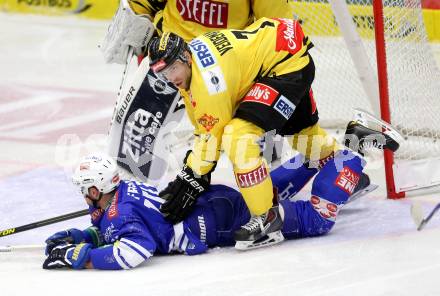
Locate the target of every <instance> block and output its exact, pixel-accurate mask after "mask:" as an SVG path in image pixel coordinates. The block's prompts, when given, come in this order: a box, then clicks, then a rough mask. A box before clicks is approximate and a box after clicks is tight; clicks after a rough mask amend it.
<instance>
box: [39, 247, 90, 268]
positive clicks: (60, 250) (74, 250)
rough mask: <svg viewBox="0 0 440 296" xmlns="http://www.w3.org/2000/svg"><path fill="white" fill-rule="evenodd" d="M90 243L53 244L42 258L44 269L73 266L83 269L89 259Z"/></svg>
mask: <svg viewBox="0 0 440 296" xmlns="http://www.w3.org/2000/svg"><path fill="white" fill-rule="evenodd" d="M91 249H92V245H91V244H79V245H59V246H55V247H54V248H53V249H52V250H51V251H50V254H49V256H48V257H47V258H46V260H44V263H43V268H44V269H56V268H63V267H67V268H73V269H83V268H84V266H85V265H86V263H87V261H89V260H90V250H91Z"/></svg>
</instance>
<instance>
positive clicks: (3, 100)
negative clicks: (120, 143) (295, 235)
mask: <svg viewBox="0 0 440 296" xmlns="http://www.w3.org/2000/svg"><path fill="white" fill-rule="evenodd" d="M105 29H106V23H105V22H91V21H85V20H78V19H75V18H67V19H66V18H48V17H37V16H14V15H12V16H11V15H5V14H0V36H2V40H1V42H0V196H1V197H0V199H1V202H0V230H2V229H6V228H10V227H13V226H19V225H23V224H27V223H30V222H34V221H38V220H41V219H46V218H50V217H53V216H56V215H61V214H65V213H68V212H73V211H77V210H80V209H83V208H84V207H85V205H84V204H83V201H82V199H81V197H79V196H78V195H77V194H76V193H75V191H74V188H73V187H72V186H71V185H70V183H69V174H70V169H71V165H72V160H73V159H75V158H76V157H77V156H78V155H79V154H84V153H85V152H87V151H89V150H93V149H96V148H97V147H98V148H99V147H102V146H103V144H104V140H103V139H104V135H105V133H106V130H107V128H108V121H109V118H110V116H111V108H112V106H113V103H114V98H115V93H116V90H117V87H118V84H119V79H120V73H121V71H122V67H120V66H114V65H113V66H108V65H105V64H104V63H103V59H102V57H101V55H100V53H99V51H98V48H97V44H98V43H99V42H100V40H101V38H102V36H103V33H104V31H105ZM318 71H319V69H318ZM107 114H108V117H107ZM86 119H87V120H88V121H85V120H86ZM81 120H83V121H81ZM66 134H75V135H77V136H78V137H77V138H75V139H77V142H75V143H74V144H75V145H68V144H69V143H70V144H71V142H63V140H62V139H65V138H63V136H65V135H66ZM96 134H97V135H96ZM60 139H61V140H60ZM69 139H73V138H72V137H70V138H69ZM63 144H65V145H64V146H63ZM66 147H67V148H69V149H66ZM368 172H369V173H370V175H371V177H372V179H373V182H375V183H377V184H379V185H381V188H380V189H379V190H377V191H376V192H374V193H372V194H371V195H370V196H368V197H365V198H363V199H360V200H359V201H356V202H354V203H352V204H349V205H347V206H346V207H345V208H344V209H343V210H342V211H341V213H340V216H339V217H338V221H337V223H336V225H335V227H334V229H333V230H332V231H331V233H330V234H329V235H327V236H324V237H319V238H312V239H302V240H295V241H287V242H284V243H282V244H281V245H278V246H274V247H270V248H266V249H260V250H254V251H249V252H238V251H236V250H235V249H233V248H225V249H213V250H210V251H209V252H208V253H207V254H204V255H199V256H193V257H189V256H183V255H175V256H160V257H153V258H152V259H151V260H150V261H149V262H147V263H145V264H143V265H142V266H140V267H139V268H136V269H134V270H131V271H120V272H102V271H45V270H42V269H41V264H42V261H43V259H44V255H43V253H42V251H41V250H34V251H16V252H11V253H0V295H2V296H10V295H79V294H90V295H133V296H134V295H179V296H185V295H240V296H244V295H274V296H275V295H307V296H309V295H311V296H313V295H332V296H334V295H350V296H357V295H359V296H363V295H365V296H367V295H368V296H374V295H384V296H389V295H396V296H397V295H399V296H400V295H416V296H422V295H423V296H438V295H440V283H439V282H437V280H438V277H439V274H440V247H439V246H440V215H439V216H435V217H434V218H433V220H432V221H431V222H430V223H429V224H428V225H427V227H426V228H425V229H424V230H423V231H421V232H417V231H416V229H415V227H414V225H413V223H412V220H411V217H410V215H409V208H410V205H411V202H412V201H413V200H414V199H417V200H420V201H421V202H422V203H423V205H424V210H425V212H427V211H428V210H430V209H431V208H432V207H433V206H434V205H435V204H436V203H437V202H440V198H439V196H440V194H438V193H437V194H430V195H425V196H418V197H414V198H408V199H404V200H399V201H391V200H386V199H385V189H384V186H383V185H384V180H383V172H382V168H381V163H380V162H379V163H375V164H374V165H370V167H369V169H368ZM215 179H216V180H217V181H224V182H226V183H230V182H231V177H230V172H229V168H222V167H220V168H219V170H218V171H217V172H216V175H215ZM303 196H307V191H306V192H304V193H303ZM87 224H88V219H87V218H86V217H83V218H78V219H75V220H71V221H67V222H64V223H58V224H55V225H51V226H47V227H42V228H39V229H35V230H32V231H26V232H23V233H21V234H16V235H11V236H7V237H3V238H0V246H2V245H22V244H41V243H42V242H43V241H44V239H45V238H46V237H47V236H48V235H50V234H51V233H53V232H54V231H57V230H60V229H65V228H68V227H73V226H75V227H78V228H82V227H85V226H87Z"/></svg>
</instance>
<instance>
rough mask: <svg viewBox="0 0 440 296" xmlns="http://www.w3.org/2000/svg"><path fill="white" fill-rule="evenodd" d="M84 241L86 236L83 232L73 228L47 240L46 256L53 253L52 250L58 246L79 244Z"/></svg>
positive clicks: (59, 232)
mask: <svg viewBox="0 0 440 296" xmlns="http://www.w3.org/2000/svg"><path fill="white" fill-rule="evenodd" d="M83 241H84V234H83V232H82V231H81V230H79V229H76V228H71V229H67V230H63V231H58V232H57V233H55V234H53V235H51V236H49V237H48V238H47V239H46V251H45V253H46V256H47V255H49V253H50V252H51V251H52V249H53V248H54V247H56V246H58V245H64V244H66V243H67V244H79V243H82V242H83Z"/></svg>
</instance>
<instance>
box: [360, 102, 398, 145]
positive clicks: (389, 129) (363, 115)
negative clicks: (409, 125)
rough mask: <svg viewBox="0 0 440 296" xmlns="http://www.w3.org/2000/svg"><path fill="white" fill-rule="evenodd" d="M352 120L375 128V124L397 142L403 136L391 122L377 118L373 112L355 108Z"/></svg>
mask: <svg viewBox="0 0 440 296" xmlns="http://www.w3.org/2000/svg"><path fill="white" fill-rule="evenodd" d="M354 111H355V114H354V120H355V121H357V122H359V123H360V124H362V125H363V126H365V127H367V128H370V129H373V130H376V128H375V127H373V126H372V125H375V126H379V127H380V128H382V130H383V133H384V134H386V135H388V136H389V137H390V138H391V139H393V140H394V141H396V142H397V143H398V144H402V143H403V142H404V141H405V138H404V137H403V136H402V134H401V133H400V132H398V131H397V130H396V129H395V128H394V127H393V126H392V125H391V124H389V123H388V122H385V121H383V120H382V119H379V118H377V117H376V116H374V115H373V114H371V113H370V112H368V111H365V110H363V109H355V110H354Z"/></svg>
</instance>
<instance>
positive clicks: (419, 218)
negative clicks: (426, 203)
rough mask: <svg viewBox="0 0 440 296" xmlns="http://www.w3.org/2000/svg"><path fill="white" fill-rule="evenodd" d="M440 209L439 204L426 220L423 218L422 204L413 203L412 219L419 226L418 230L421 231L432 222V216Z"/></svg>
mask: <svg viewBox="0 0 440 296" xmlns="http://www.w3.org/2000/svg"><path fill="white" fill-rule="evenodd" d="M439 209H440V203H438V204H437V205H436V206H435V207H434V208H433V209H432V210H431V213H429V215H428V216H427V217H426V218H423V209H422V205H421V204H420V203H413V204H412V205H411V217H412V218H413V220H414V223H415V224H416V226H417V230H418V231H420V230H422V229H423V227H425V225H426V224H427V223H428V222H429V220H431V218H432V216H434V214H435V213H436V212H437V211H438V210H439Z"/></svg>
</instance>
